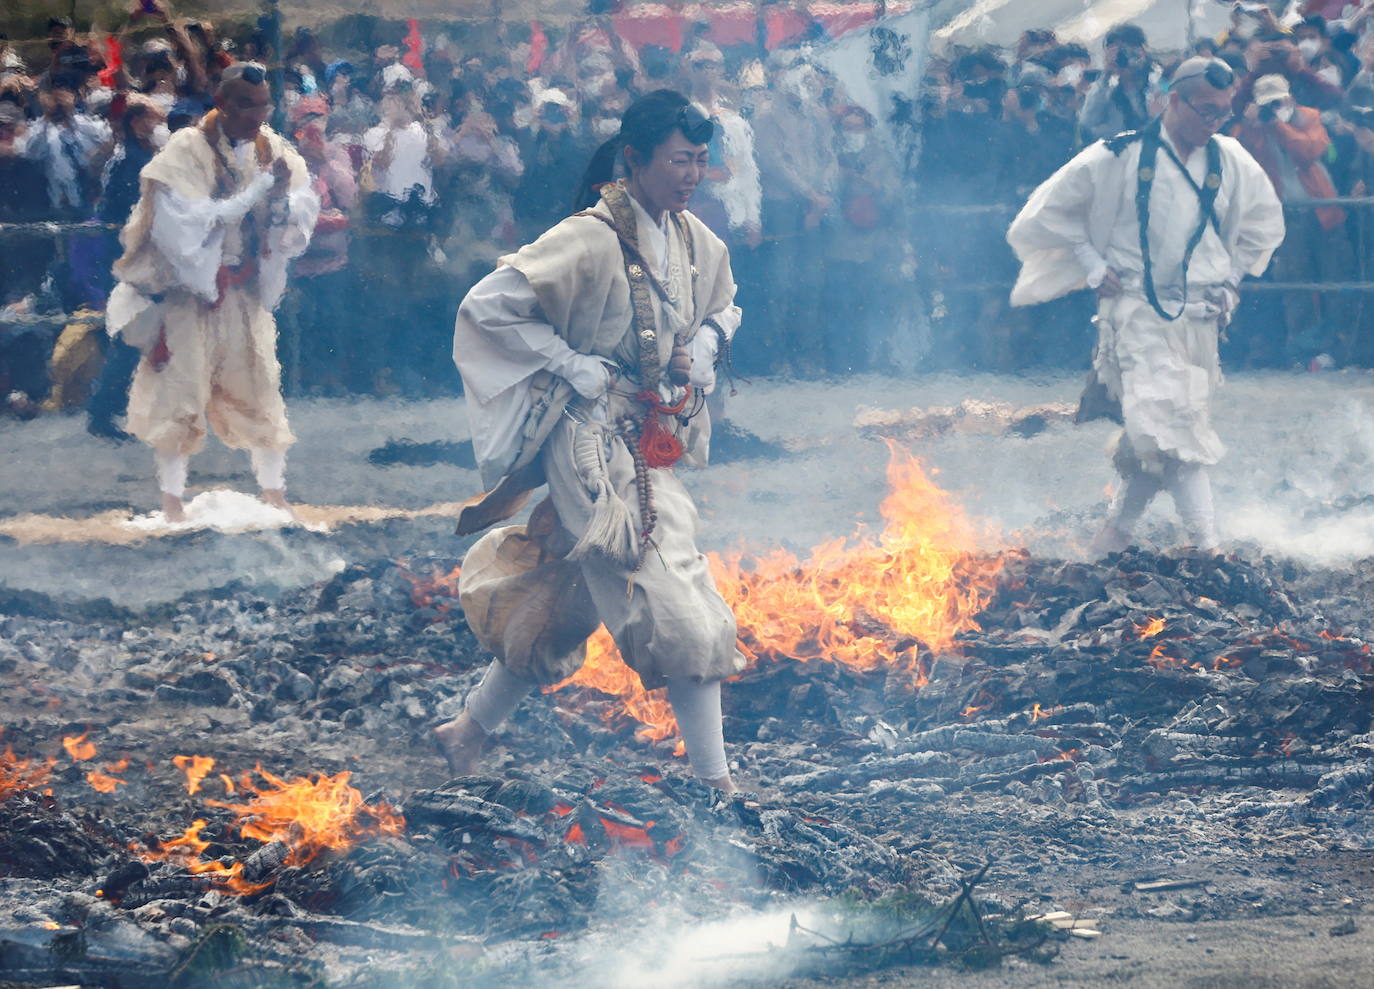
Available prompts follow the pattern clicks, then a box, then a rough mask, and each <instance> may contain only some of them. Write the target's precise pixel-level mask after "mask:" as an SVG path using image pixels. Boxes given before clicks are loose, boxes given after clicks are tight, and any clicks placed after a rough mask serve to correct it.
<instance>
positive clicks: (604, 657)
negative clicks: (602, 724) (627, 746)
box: [547, 625, 686, 755]
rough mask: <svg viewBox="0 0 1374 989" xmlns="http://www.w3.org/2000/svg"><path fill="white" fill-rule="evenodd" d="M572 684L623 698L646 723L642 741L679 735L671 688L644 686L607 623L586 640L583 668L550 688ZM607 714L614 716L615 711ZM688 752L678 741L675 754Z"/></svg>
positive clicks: (640, 735) (641, 731)
mask: <svg viewBox="0 0 1374 989" xmlns="http://www.w3.org/2000/svg"><path fill="white" fill-rule="evenodd" d="M572 686H575V687H590V688H591V689H592V690H599V691H600V692H601V693H603V694H608V695H610V696H611V697H618V698H620V704H621V708H622V709H623V710H624V712H625V713H626V714H628V715H629V716H630V717H632V718H634V719H635V720H636V721H639V722H641V723H642V724H643V726H644V727H642V728H640V729H639V730H638V731H637V732H636V733H635V736H636V737H637V738H639V739H641V740H643V741H653V742H657V741H661V740H662V739H665V738H671V737H673V736H674V735H676V734H678V728H677V718H675V717H674V716H673V708H672V705H671V704H669V703H668V691H667V690H645V689H644V684H643V683H642V682H641V681H640V679H639V674H638V673H636V672H635V671H634V670H632V669H630V668H629V667H628V666H626V665H625V662H624V660H622V659H621V658H620V650H618V649H617V648H616V647H615V640H614V639H612V638H611V633H610V632H607V631H606V626H604V625H603V626H601V627H600V628H598V629H597V630H596V632H595V633H594V634H593V635H592V637H591V638H590V639H588V640H587V659H586V662H584V663H583V664H582V668H581V669H579V670H578V671H577V672H576V673H574V674H573V675H572V676H570V677H568V679H566V680H564V681H563V682H562V683H556V684H554V685H553V686H552V687H549V688H547V690H548V692H550V693H552V692H553V691H555V690H562V689H563V688H564V687H572ZM608 716H610V717H613V716H614V712H611V713H610V714H609V715H608ZM685 751H686V747H685V746H684V745H683V743H682V742H681V741H680V740H679V742H678V746H677V751H676V754H677V755H682V754H683V753H684V752H685Z"/></svg>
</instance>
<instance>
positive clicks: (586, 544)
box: [435, 90, 744, 790]
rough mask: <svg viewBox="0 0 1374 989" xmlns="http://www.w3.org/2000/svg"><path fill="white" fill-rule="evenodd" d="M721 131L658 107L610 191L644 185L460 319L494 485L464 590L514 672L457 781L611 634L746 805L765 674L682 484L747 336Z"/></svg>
mask: <svg viewBox="0 0 1374 989" xmlns="http://www.w3.org/2000/svg"><path fill="white" fill-rule="evenodd" d="M711 130H712V128H711V124H710V122H709V121H707V120H706V119H705V118H704V116H703V115H702V114H701V113H700V112H699V111H697V110H696V109H695V108H694V107H691V106H690V105H689V104H688V103H687V101H686V99H685V98H683V97H682V96H681V95H679V94H677V93H672V92H670V91H667V90H660V91H658V92H656V93H652V94H649V95H648V96H645V97H643V98H641V99H640V100H638V101H636V103H635V105H634V106H632V107H631V108H630V109H629V110H628V111H627V112H626V115H625V119H624V121H623V123H622V128H621V135H622V136H621V137H620V138H616V139H612V141H609V142H607V144H606V145H605V146H603V148H602V149H601V151H599V152H598V155H597V159H595V160H594V162H593V166H592V169H591V170H590V171H589V173H588V174H589V181H588V182H587V183H584V186H586V185H589V184H590V181H591V180H592V179H597V178H599V179H604V178H608V177H609V172H610V165H611V164H612V163H613V161H614V156H615V155H617V154H620V153H621V152H623V155H624V159H625V161H626V163H627V165H628V167H629V171H630V175H629V178H628V180H626V181H623V182H615V183H607V184H604V185H602V186H601V189H600V197H599V199H598V200H597V201H596V203H595V205H593V206H591V207H590V209H588V210H586V211H584V212H583V213H580V214H578V215H575V216H572V217H569V218H568V219H566V220H563V221H562V222H560V223H559V224H557V225H556V226H554V227H553V228H552V229H550V230H549V231H548V232H547V233H545V234H544V235H543V236H542V237H540V238H539V239H538V240H537V241H536V242H535V243H533V244H530V245H528V246H526V247H524V248H522V249H521V250H520V251H518V252H517V253H515V254H512V255H509V256H507V257H504V258H502V259H501V261H500V265H499V267H498V268H497V269H496V271H494V272H493V273H492V274H490V275H488V276H487V277H486V278H484V279H483V280H482V281H481V282H479V283H478V284H477V285H476V286H475V287H474V288H473V289H472V291H471V292H469V293H468V296H467V298H466V299H465V300H464V301H463V304H462V306H461V308H460V309H459V312H458V321H457V329H456V332H455V335H454V348H453V352H454V361H455V362H456V363H457V365H458V370H459V372H460V373H461V374H462V378H463V385H464V391H465V394H466V396H467V403H468V410H469V415H470V417H471V422H472V437H473V447H474V450H475V452H476V455H477V460H478V464H479V467H480V468H481V471H482V475H483V479H484V481H485V482H486V483H487V485H488V486H489V489H490V490H489V491H488V492H487V493H486V494H485V495H483V496H482V497H481V498H479V499H477V500H476V501H474V502H473V503H470V504H469V505H468V506H467V507H466V508H465V510H464V511H463V513H462V517H461V518H460V521H459V532H460V533H467V532H477V531H481V530H482V529H484V528H486V527H487V526H489V525H491V524H493V523H495V522H498V521H502V520H504V519H507V518H509V517H510V516H511V515H513V514H514V513H515V512H516V511H517V510H518V509H519V508H520V506H521V505H523V504H524V503H525V502H526V500H527V499H528V497H529V495H530V493H531V492H532V491H533V490H534V489H535V488H537V487H538V486H540V485H541V484H544V483H547V485H548V491H549V497H548V499H547V500H545V501H544V502H542V503H541V504H540V505H538V506H537V507H536V508H535V509H534V511H533V513H532V514H531V517H530V521H529V523H528V525H525V526H505V527H503V528H499V529H496V530H494V531H492V532H490V533H488V534H487V535H486V536H484V537H483V538H482V539H481V540H479V541H478V542H477V543H476V544H475V545H474V546H473V547H472V549H471V550H470V551H469V552H468V554H467V557H466V559H465V560H464V562H463V568H462V576H461V578H460V584H459V592H460V597H461V600H462V604H463V609H464V612H465V614H466V616H467V619H468V623H469V625H470V627H471V628H472V629H473V632H474V633H475V634H476V635H477V638H478V640H479V641H481V642H482V643H483V645H485V646H486V647H487V648H488V649H490V650H491V651H492V652H493V653H495V655H496V657H497V660H496V662H494V663H493V664H492V665H491V667H490V668H489V669H488V671H487V674H486V676H485V678H484V679H483V681H482V683H481V684H480V685H479V686H478V687H477V688H476V689H475V690H474V691H473V692H472V693H471V694H470V695H469V696H468V698H467V700H466V707H465V709H464V711H463V713H462V714H461V715H460V716H459V717H458V718H457V719H455V720H454V721H451V722H449V723H448V724H445V725H441V726H439V727H438V728H436V729H435V731H436V738H437V740H438V742H439V746H440V749H441V751H442V752H443V753H444V754H445V756H446V757H447V759H448V761H449V764H450V768H451V769H452V770H453V771H454V773H455V774H459V773H463V772H470V771H471V770H472V768H473V767H474V766H475V765H476V760H477V757H478V755H479V754H480V751H481V748H482V745H483V744H484V742H485V741H486V738H487V736H488V735H489V734H490V733H491V732H493V731H494V730H495V729H496V727H497V726H498V725H499V724H500V723H501V722H502V721H503V720H504V719H505V718H506V717H507V716H508V715H509V714H510V713H511V712H512V711H513V710H514V709H515V707H516V705H517V704H518V703H519V702H520V700H521V698H523V697H524V696H525V695H526V694H527V693H528V692H529V691H530V690H531V689H532V688H533V687H534V686H535V685H538V684H544V685H547V684H551V683H556V682H558V681H559V680H562V679H564V678H566V677H567V676H569V675H570V674H572V673H573V672H575V671H576V670H577V668H578V667H579V666H580V665H581V663H582V661H583V658H584V655H585V648H584V643H585V640H586V638H587V637H588V636H589V635H590V634H591V633H592V632H593V631H595V630H596V628H597V626H598V625H599V624H602V623H604V624H605V625H606V627H607V629H608V630H609V631H610V633H611V635H612V636H613V637H614V639H615V641H616V644H617V646H618V647H619V649H620V653H621V655H622V656H623V657H624V659H625V661H626V663H628V664H629V666H630V667H631V668H633V669H634V670H635V671H636V672H637V673H638V674H639V676H640V678H641V679H642V681H643V682H644V685H645V686H646V687H647V688H654V687H660V686H665V685H666V686H667V687H668V697H669V701H670V702H671V703H672V705H673V708H674V711H675V713H676V715H677V718H678V722H679V725H680V727H681V729H682V733H683V739H684V741H685V743H686V747H687V753H688V756H689V758H690V759H691V762H692V767H693V770H694V772H695V773H696V775H697V776H699V777H701V778H703V779H705V780H707V781H708V782H710V783H711V784H712V785H714V786H717V787H720V788H722V789H726V790H732V789H733V788H734V784H733V782H732V780H731V777H730V772H729V768H728V765H727V763H726V761H725V750H724V744H723V740H722V736H721V715H720V681H721V680H723V679H725V678H726V677H729V676H732V675H733V674H735V673H737V672H739V671H740V670H742V669H743V667H744V660H743V657H742V656H741V655H740V653H739V650H738V649H737V647H736V629H735V619H734V616H733V614H732V613H731V610H730V608H729V606H728V605H727V604H726V603H725V601H724V600H723V599H722V598H721V596H720V593H719V592H718V591H717V590H716V587H715V584H714V582H713V581H712V579H711V574H710V571H709V569H708V567H707V563H706V559H705V557H704V556H703V555H702V553H701V552H700V551H699V550H698V549H697V546H696V529H697V523H698V517H697V512H696V508H695V506H694V505H693V503H692V499H691V497H690V495H688V493H687V491H686V489H685V488H684V487H683V485H682V482H681V481H680V480H679V478H678V476H677V474H676V473H675V471H674V469H673V468H674V466H675V465H676V464H677V463H687V464H702V463H704V462H705V460H706V457H707V453H708V444H709V441H710V413H709V412H708V411H707V409H706V404H705V401H704V396H705V394H706V393H709V392H710V390H711V389H712V388H713V386H714V384H715V371H714V364H715V358H716V356H717V353H718V351H719V350H721V349H722V348H723V347H728V345H729V340H730V339H731V337H732V336H733V334H734V331H735V328H736V327H737V326H738V324H739V319H740V314H739V309H738V308H737V307H736V306H735V305H734V301H733V299H734V291H735V285H734V281H733V278H732V277H731V273H730V263H729V257H728V254H727V252H726V248H725V245H724V244H723V243H722V242H721V241H720V239H719V238H718V237H716V235H715V234H713V233H712V232H711V231H710V230H709V229H708V228H707V227H706V225H705V224H703V223H702V222H701V221H699V220H698V219H696V217H694V216H692V214H691V213H690V212H687V211H686V209H685V207H686V205H687V200H688V199H689V198H690V196H691V194H692V192H693V191H694V190H695V188H696V186H697V184H698V183H699V182H700V181H701V179H702V177H703V175H704V173H705V169H706V163H707V150H706V144H707V142H708V141H709V139H710V135H711Z"/></svg>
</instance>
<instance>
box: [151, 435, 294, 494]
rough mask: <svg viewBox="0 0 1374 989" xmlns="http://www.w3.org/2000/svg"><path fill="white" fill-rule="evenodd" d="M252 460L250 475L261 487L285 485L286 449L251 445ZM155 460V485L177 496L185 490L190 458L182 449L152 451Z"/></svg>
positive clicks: (273, 489)
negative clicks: (180, 450) (175, 451)
mask: <svg viewBox="0 0 1374 989" xmlns="http://www.w3.org/2000/svg"><path fill="white" fill-rule="evenodd" d="M248 456H249V458H250V459H251V460H252V463H253V476H254V477H255V478H257V481H258V487H260V488H262V489H263V490H264V491H281V490H283V489H284V488H285V487H286V451H285V450H268V449H266V448H263V447H254V448H253V449H252V450H249V451H248ZM153 460H154V462H155V463H156V464H157V486H158V488H159V489H160V490H161V491H162V493H163V494H169V495H171V496H172V497H174V498H180V497H182V496H183V495H184V494H186V472H187V470H188V468H189V467H190V464H191V458H190V457H188V456H187V455H186V454H184V453H163V452H162V451H161V450H154V451H153Z"/></svg>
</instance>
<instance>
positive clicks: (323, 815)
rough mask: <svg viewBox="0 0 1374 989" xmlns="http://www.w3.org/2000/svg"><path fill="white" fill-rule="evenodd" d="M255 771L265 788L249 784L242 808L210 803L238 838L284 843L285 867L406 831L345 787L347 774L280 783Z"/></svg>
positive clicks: (386, 811) (400, 821)
mask: <svg viewBox="0 0 1374 989" xmlns="http://www.w3.org/2000/svg"><path fill="white" fill-rule="evenodd" d="M256 772H257V773H258V775H259V776H261V777H262V778H263V779H265V780H266V781H267V783H268V785H267V786H265V787H259V786H257V785H254V784H251V783H250V785H249V786H247V787H246V789H248V790H250V791H251V792H252V793H253V794H254V796H253V799H251V800H250V801H248V802H247V803H243V804H227V803H221V802H219V801H217V800H211V801H209V803H210V804H211V806H215V807H225V808H227V809H229V810H232V811H233V812H234V814H235V824H236V825H238V827H239V833H240V834H241V835H243V837H245V838H253V839H255V840H257V841H261V842H263V843H264V844H265V843H267V842H272V841H278V840H280V841H283V842H285V843H286V844H288V845H289V846H290V847H291V854H290V856H289V857H288V858H287V860H286V862H287V864H288V865H304V864H305V863H307V862H309V861H311V860H312V859H314V858H315V856H317V855H319V854H320V852H322V851H324V850H325V849H327V848H328V849H334V850H339V851H341V850H344V849H347V848H350V847H351V846H353V845H354V844H356V843H357V842H358V841H360V840H362V839H364V838H368V837H373V836H376V835H379V834H391V835H399V834H403V833H404V832H405V819H404V818H403V817H401V815H400V813H399V812H398V811H397V810H396V809H395V808H394V807H392V806H391V805H389V804H387V803H378V804H367V803H364V802H363V795H362V794H361V793H359V792H358V791H357V790H356V789H354V788H353V787H352V786H350V785H349V782H348V781H349V779H350V778H351V776H352V774H351V773H349V772H348V771H344V772H341V773H339V774H338V775H337V776H332V777H331V776H326V775H323V774H321V775H319V776H318V777H317V778H316V779H314V780H310V779H307V778H306V777H304V776H298V777H296V778H295V779H293V780H284V779H281V778H279V777H277V776H274V775H272V774H271V773H269V772H267V771H266V770H265V769H263V768H262V767H261V766H259V767H257V770H256Z"/></svg>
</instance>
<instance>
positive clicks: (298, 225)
mask: <svg viewBox="0 0 1374 989" xmlns="http://www.w3.org/2000/svg"><path fill="white" fill-rule="evenodd" d="M274 208H278V207H274ZM319 218H320V197H319V196H318V195H317V194H316V193H315V190H314V189H312V188H311V187H310V186H309V185H303V186H301V187H300V188H298V189H294V190H292V191H291V192H290V193H288V194H287V196H286V214H285V216H283V217H281V218H280V219H278V218H277V217H276V216H274V217H273V218H272V223H271V226H269V227H268V228H267V247H268V250H267V251H266V252H265V253H264V255H263V257H262V259H261V267H260V270H259V274H258V300H259V301H260V302H261V303H262V305H263V308H264V309H266V310H267V311H268V312H271V311H272V310H273V309H276V308H277V303H279V302H281V297H282V296H283V295H284V294H285V293H286V268H287V265H288V264H289V263H290V262H291V259H292V258H298V257H300V256H301V255H302V254H304V253H305V249H306V248H307V247H309V246H310V237H311V235H312V234H313V233H314V232H315V221H316V220H318V219H319Z"/></svg>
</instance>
